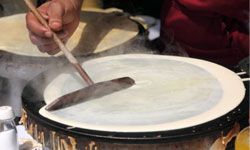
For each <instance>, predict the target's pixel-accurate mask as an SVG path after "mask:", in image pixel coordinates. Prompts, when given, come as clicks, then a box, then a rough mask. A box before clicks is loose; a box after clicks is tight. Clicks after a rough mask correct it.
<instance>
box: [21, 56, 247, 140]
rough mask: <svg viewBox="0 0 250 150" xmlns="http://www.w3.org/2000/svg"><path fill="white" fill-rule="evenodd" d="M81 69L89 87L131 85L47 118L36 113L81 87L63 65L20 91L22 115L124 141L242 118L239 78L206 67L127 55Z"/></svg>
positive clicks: (199, 130)
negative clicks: (122, 80) (125, 81)
mask: <svg viewBox="0 0 250 150" xmlns="http://www.w3.org/2000/svg"><path fill="white" fill-rule="evenodd" d="M82 65H83V67H84V68H85V69H86V71H87V72H88V73H89V75H90V76H91V77H92V79H93V81H94V82H101V81H106V80H111V79H114V78H118V77H124V76H129V77H131V78H133V79H134V80H135V85H133V86H132V87H130V88H128V89H125V90H122V91H119V92H115V93H112V94H109V95H106V96H103V97H100V98H97V99H93V100H91V101H87V102H83V103H80V104H77V105H74V106H70V107H67V108H64V109H61V110H57V111H52V112H48V111H46V110H45V109H44V107H45V106H46V104H49V103H50V102H52V101H53V100H55V99H56V98H58V97H60V96H62V95H65V94H67V93H69V92H72V91H75V90H77V89H80V88H83V87H85V86H86V84H85V83H83V82H82V81H81V79H80V77H79V76H78V74H77V73H76V72H74V70H72V69H71V67H69V66H67V67H58V68H56V69H54V70H50V71H48V72H46V73H43V74H41V75H40V76H38V77H37V78H35V79H34V80H32V81H31V82H30V83H29V84H28V85H27V86H26V88H25V89H24V92H23V104H24V109H25V111H27V113H28V114H29V115H31V116H32V117H33V118H34V119H35V120H38V121H39V122H40V123H41V124H43V125H44V126H47V127H49V128H53V130H58V131H63V132H66V133H67V134H72V135H76V136H88V137H95V138H101V139H113V140H125V141H126V140H129V141H130V142H131V140H132V141H133V140H134V141H147V140H150V141H159V140H161V139H175V138H180V137H181V138H184V137H189V136H191V135H201V134H207V133H209V132H213V131H218V130H223V128H226V127H228V126H229V125H232V124H233V123H234V122H235V121H237V120H239V119H240V118H242V117H241V116H242V115H243V116H244V113H246V112H247V108H246V106H245V105H246V103H248V102H246V101H247V100H244V96H245V87H244V84H243V82H242V81H241V79H240V78H239V77H238V76H237V75H236V74H235V73H234V72H232V71H230V70H228V69H226V68H224V67H222V66H219V65H217V64H214V63H211V62H207V61H203V60H198V59H192V58H184V57H174V56H160V55H145V54H128V55H118V56H109V57H103V58H98V59H93V60H90V61H87V62H84V63H83V64H82ZM242 112H244V113H242Z"/></svg>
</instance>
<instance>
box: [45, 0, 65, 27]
mask: <svg viewBox="0 0 250 150" xmlns="http://www.w3.org/2000/svg"><path fill="white" fill-rule="evenodd" d="M64 12H65V10H64V7H63V4H61V3H60V2H59V1H52V2H51V3H50V5H49V9H47V14H48V16H49V26H50V28H51V29H52V30H54V31H60V30H61V29H62V25H63V15H64Z"/></svg>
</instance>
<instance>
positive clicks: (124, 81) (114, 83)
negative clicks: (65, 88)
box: [24, 0, 135, 110]
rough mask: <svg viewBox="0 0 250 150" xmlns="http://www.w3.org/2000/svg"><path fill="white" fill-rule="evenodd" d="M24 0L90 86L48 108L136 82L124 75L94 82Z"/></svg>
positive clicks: (38, 14)
mask: <svg viewBox="0 0 250 150" xmlns="http://www.w3.org/2000/svg"><path fill="white" fill-rule="evenodd" d="M24 1H25V3H26V5H27V6H28V7H29V9H30V10H31V12H32V13H33V14H34V15H35V16H36V17H37V19H38V20H39V21H40V23H41V24H42V25H44V26H45V27H46V28H47V29H49V30H50V31H51V32H52V36H53V39H54V41H55V42H56V44H57V45H58V46H59V48H60V49H61V51H62V52H63V53H64V55H65V56H66V58H67V59H68V60H69V62H70V63H71V64H72V65H73V66H74V67H75V69H76V70H77V71H78V73H79V74H80V76H81V77H82V78H83V80H84V81H85V82H86V83H87V84H88V87H86V88H83V89H80V90H78V91H76V92H73V93H69V94H67V95H65V96H62V97H60V98H59V99H57V100H55V101H54V102H52V103H51V104H50V105H48V106H47V107H46V109H47V110H56V109H60V108H64V107H68V106H71V105H74V104H77V103H79V102H82V101H85V100H89V98H96V97H101V96H104V95H107V94H111V93H113V92H116V91H120V90H122V89H125V88H128V87H130V86H132V85H133V84H134V83H135V82H134V80H133V79H131V78H129V77H123V78H118V79H114V80H110V81H104V82H100V83H97V84H94V82H93V81H92V80H91V78H90V77H89V75H88V74H87V72H86V71H85V70H84V69H83V68H82V66H81V65H80V63H79V62H78V61H77V59H76V58H75V57H74V56H73V55H72V54H71V52H70V51H69V50H68V48H67V47H66V46H65V45H64V43H63V42H62V41H61V39H60V38H59V37H58V36H57V34H56V33H54V32H53V31H52V30H51V29H50V27H49V25H48V23H47V21H46V20H45V19H44V18H43V17H42V15H41V14H40V13H39V12H38V10H37V9H36V7H35V6H34V4H33V3H32V1H31V0H24Z"/></svg>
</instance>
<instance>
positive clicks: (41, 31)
mask: <svg viewBox="0 0 250 150" xmlns="http://www.w3.org/2000/svg"><path fill="white" fill-rule="evenodd" d="M48 6H49V3H47V4H44V5H43V6H41V7H40V8H38V11H39V12H40V13H41V14H42V16H43V17H44V18H45V19H48V15H47V14H46V9H47V8H48ZM26 26H27V28H28V30H29V31H30V32H32V33H34V34H36V35H38V36H41V37H51V36H52V33H51V32H50V31H49V30H48V29H47V28H46V27H44V26H43V25H42V24H41V23H40V22H39V21H38V19H37V18H36V17H35V16H34V15H33V13H32V12H29V13H27V15H26Z"/></svg>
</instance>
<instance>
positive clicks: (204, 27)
mask: <svg viewBox="0 0 250 150" xmlns="http://www.w3.org/2000/svg"><path fill="white" fill-rule="evenodd" d="M248 13H249V4H248V0H207V1H206V0H172V1H171V0H165V3H164V6H163V9H162V26H161V27H162V28H161V38H162V39H163V40H164V39H167V38H168V36H169V35H173V36H174V38H175V40H176V41H177V42H179V43H180V44H181V46H182V47H183V48H184V49H185V50H186V52H187V53H188V55H189V56H190V57H195V58H201V59H206V60H210V61H213V62H216V63H219V64H222V65H227V66H228V65H230V66H232V65H236V64H237V63H238V62H239V61H240V60H241V59H243V58H245V57H247V56H249V32H248V21H249V18H248Z"/></svg>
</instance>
